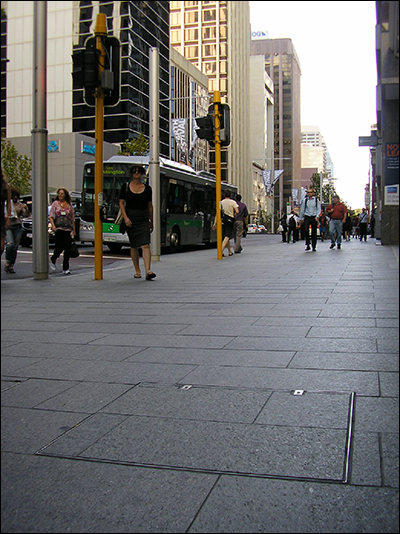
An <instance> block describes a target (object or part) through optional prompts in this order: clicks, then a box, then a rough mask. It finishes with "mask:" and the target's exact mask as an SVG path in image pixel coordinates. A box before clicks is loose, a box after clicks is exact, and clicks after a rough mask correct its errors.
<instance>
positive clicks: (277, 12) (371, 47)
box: [250, 1, 377, 209]
mask: <svg viewBox="0 0 400 534" xmlns="http://www.w3.org/2000/svg"><path fill="white" fill-rule="evenodd" d="M250 22H251V30H252V32H254V31H264V32H267V33H268V37H267V38H269V39H284V38H285V39H286V38H287V39H291V40H292V43H293V46H294V48H295V50H296V53H297V56H298V58H299V62H300V68H301V78H300V83H301V124H302V126H319V129H320V131H321V134H322V136H323V137H324V139H325V142H326V145H327V149H328V151H329V154H330V156H331V159H332V161H333V165H334V178H336V180H335V182H334V185H335V189H336V191H337V193H338V194H339V196H340V198H341V200H343V201H345V202H346V203H347V204H348V205H349V206H350V207H351V208H352V209H360V208H362V207H363V206H364V205H365V203H364V193H365V186H366V185H367V183H368V180H369V168H370V155H369V154H370V151H369V148H368V147H359V146H358V138H359V137H360V136H363V137H364V136H369V135H370V133H371V127H372V126H373V125H375V124H376V84H377V71H376V55H375V24H376V12H375V2H369V1H368V2H364V1H362V2H323V1H322V2H298V1H297V2H286V1H282V2H260V1H258V2H250Z"/></svg>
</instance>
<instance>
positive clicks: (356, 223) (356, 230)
mask: <svg viewBox="0 0 400 534" xmlns="http://www.w3.org/2000/svg"><path fill="white" fill-rule="evenodd" d="M353 236H354V237H355V238H356V239H358V238H359V237H360V217H359V216H358V215H356V216H355V217H354V219H353Z"/></svg>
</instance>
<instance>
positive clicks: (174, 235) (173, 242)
mask: <svg viewBox="0 0 400 534" xmlns="http://www.w3.org/2000/svg"><path fill="white" fill-rule="evenodd" d="M180 248H181V234H180V233H179V228H173V230H172V232H171V237H170V249H171V252H178V250H179V249H180Z"/></svg>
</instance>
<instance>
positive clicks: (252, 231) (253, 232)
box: [247, 224, 257, 234]
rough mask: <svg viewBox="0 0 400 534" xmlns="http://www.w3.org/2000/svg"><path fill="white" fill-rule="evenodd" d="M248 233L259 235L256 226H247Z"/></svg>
mask: <svg viewBox="0 0 400 534" xmlns="http://www.w3.org/2000/svg"><path fill="white" fill-rule="evenodd" d="M247 233H248V234H257V225H256V224H248V225H247Z"/></svg>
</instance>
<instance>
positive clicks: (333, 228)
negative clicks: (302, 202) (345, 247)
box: [326, 195, 347, 249]
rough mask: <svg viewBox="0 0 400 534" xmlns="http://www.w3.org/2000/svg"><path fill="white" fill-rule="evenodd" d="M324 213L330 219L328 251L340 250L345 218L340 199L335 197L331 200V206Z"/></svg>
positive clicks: (344, 209)
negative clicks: (329, 244)
mask: <svg viewBox="0 0 400 534" xmlns="http://www.w3.org/2000/svg"><path fill="white" fill-rule="evenodd" d="M326 212H327V214H328V215H329V217H330V221H329V233H330V235H331V246H330V247H329V248H330V249H332V248H335V244H336V248H338V249H340V248H342V232H343V224H344V223H345V222H346V218H347V208H346V206H345V205H344V204H343V203H342V202H340V199H339V197H338V196H337V195H335V196H334V197H333V199H332V204H329V206H328V207H327V208H326Z"/></svg>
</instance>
